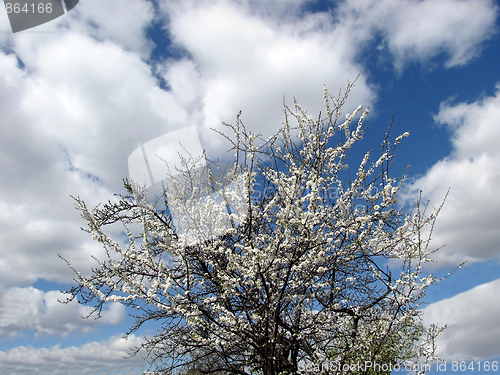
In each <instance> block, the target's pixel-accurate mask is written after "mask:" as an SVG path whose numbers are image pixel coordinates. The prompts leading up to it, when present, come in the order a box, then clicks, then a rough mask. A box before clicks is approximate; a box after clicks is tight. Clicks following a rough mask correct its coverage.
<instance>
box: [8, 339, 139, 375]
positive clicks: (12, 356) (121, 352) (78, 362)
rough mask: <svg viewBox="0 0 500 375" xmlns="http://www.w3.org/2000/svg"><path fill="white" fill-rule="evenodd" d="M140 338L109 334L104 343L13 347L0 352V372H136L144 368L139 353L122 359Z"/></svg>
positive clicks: (83, 374) (93, 374) (42, 374)
mask: <svg viewBox="0 0 500 375" xmlns="http://www.w3.org/2000/svg"><path fill="white" fill-rule="evenodd" d="M139 344H140V340H139V338H138V337H136V336H134V335H130V336H129V337H128V339H127V340H125V339H123V338H122V337H120V336H113V337H111V338H109V339H108V340H107V341H104V342H90V343H87V344H85V345H82V346H79V347H75V346H72V347H68V348H61V347H60V346H53V347H51V348H34V347H31V346H28V347H24V346H21V347H16V348H12V349H10V350H8V351H6V352H2V351H0V371H1V372H2V373H4V374H12V375H29V374H33V373H36V374H40V375H45V374H47V375H86V374H88V375H111V374H130V375H132V374H138V373H141V372H142V371H143V370H144V362H143V359H142V358H141V356H140V355H137V356H135V357H132V358H127V359H124V357H126V356H128V354H129V352H130V350H129V348H130V347H134V346H138V345H139Z"/></svg>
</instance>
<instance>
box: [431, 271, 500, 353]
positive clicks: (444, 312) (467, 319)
mask: <svg viewBox="0 0 500 375" xmlns="http://www.w3.org/2000/svg"><path fill="white" fill-rule="evenodd" d="M499 288H500V279H498V280H495V281H492V282H489V283H486V284H482V285H479V286H477V287H475V288H473V289H471V290H468V291H467V292H464V293H460V294H457V295H456V296H454V297H452V298H448V299H444V300H442V301H439V302H436V303H433V304H430V305H429V306H428V307H426V308H425V309H424V310H423V311H424V324H427V325H429V324H431V323H437V324H439V325H441V326H442V325H444V324H448V327H447V329H446V330H445V331H444V333H443V334H442V335H441V336H439V337H438V339H437V346H438V352H437V353H436V354H437V355H438V356H439V357H440V358H443V359H445V360H448V361H452V360H484V359H489V358H497V357H498V356H500V343H499V341H498V337H499V336H500V327H499V326H498V311H500V296H499V295H498V290H499Z"/></svg>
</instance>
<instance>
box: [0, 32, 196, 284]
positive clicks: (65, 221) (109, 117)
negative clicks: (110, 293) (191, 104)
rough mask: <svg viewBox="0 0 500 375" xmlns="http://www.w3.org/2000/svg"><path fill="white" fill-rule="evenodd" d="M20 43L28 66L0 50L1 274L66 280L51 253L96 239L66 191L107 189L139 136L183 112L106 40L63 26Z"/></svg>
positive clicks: (135, 61) (96, 196)
mask: <svg viewBox="0 0 500 375" xmlns="http://www.w3.org/2000/svg"><path fill="white" fill-rule="evenodd" d="M23 38H25V39H26V40H28V39H27V36H26V35H25V36H24V37H23ZM21 44H22V43H21ZM29 45H30V44H29V43H25V44H24V47H26V48H27V46H29ZM22 53H23V55H26V56H29V57H30V58H32V61H33V63H34V64H35V66H33V67H32V68H26V69H25V70H24V71H23V70H22V69H20V68H19V67H18V66H17V60H16V57H15V55H14V54H9V55H1V56H0V66H1V68H2V69H1V71H0V98H2V101H1V103H0V112H1V113H2V137H0V161H1V164H2V173H1V174H0V181H1V184H0V192H1V194H0V196H1V198H0V207H1V208H2V210H1V213H0V224H1V228H2V231H1V232H0V238H1V240H2V244H3V246H2V247H1V248H0V269H1V271H2V272H1V273H0V282H1V283H2V284H3V285H5V286H8V285H10V286H14V285H27V284H29V283H31V282H34V281H36V280H37V279H38V278H45V279H47V280H54V281H61V282H70V280H71V278H72V273H71V271H70V270H69V269H68V267H67V266H66V265H65V264H64V263H63V262H62V261H60V260H59V259H58V258H57V257H56V254H57V253H63V254H66V255H67V256H68V258H69V260H71V261H73V260H75V259H78V260H81V259H88V258H89V257H88V255H89V252H90V253H93V254H95V253H96V252H97V251H98V248H99V246H96V244H92V243H91V240H90V238H88V236H85V235H84V234H83V233H82V232H81V231H80V230H79V227H80V226H81V225H82V224H83V223H82V222H81V219H80V218H79V214H78V213H77V212H76V211H75V210H74V207H73V202H72V199H71V198H70V197H69V195H70V194H72V195H75V196H77V195H80V196H81V197H82V198H84V199H85V200H86V201H87V202H88V203H89V206H91V207H92V206H94V205H95V204H97V203H98V202H101V201H106V200H107V199H110V198H112V192H118V191H120V188H121V180H122V178H124V177H127V176H128V170H127V159H128V156H129V154H130V153H131V152H132V151H133V150H134V149H135V148H136V147H137V146H138V144H139V142H146V141H148V140H149V139H151V138H154V137H157V136H159V135H162V134H164V133H165V132H168V131H170V130H174V129H175V128H178V127H180V126H182V124H183V123H184V122H185V119H186V116H187V112H186V111H184V109H183V108H182V106H181V105H180V104H178V102H177V99H176V97H175V96H174V95H173V94H172V93H170V92H165V91H162V90H160V89H158V88H157V87H156V80H155V78H154V77H152V74H151V71H150V68H149V67H148V65H147V64H146V63H144V62H143V61H142V60H141V59H140V58H139V56H137V55H136V54H134V53H132V52H127V51H125V50H123V49H122V48H121V47H120V46H118V45H116V44H114V43H111V42H107V41H105V42H98V41H95V40H94V39H92V38H89V37H87V36H84V35H82V34H79V33H74V32H70V31H69V32H65V33H62V34H59V35H58V38H57V39H56V38H50V37H49V38H48V39H47V40H46V41H45V42H44V43H42V44H40V45H38V46H37V48H36V50H34V51H31V50H30V51H26V50H23V51H22ZM22 58H23V59H24V57H23V56H22ZM181 99H182V100H184V101H185V100H186V99H185V97H181ZM70 253H71V254H70ZM80 264H81V266H82V267H85V264H86V265H87V266H89V265H90V263H89V262H88V260H87V261H85V262H84V263H80ZM19 270H23V272H19Z"/></svg>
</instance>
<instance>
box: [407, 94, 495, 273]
mask: <svg viewBox="0 0 500 375" xmlns="http://www.w3.org/2000/svg"><path fill="white" fill-rule="evenodd" d="M435 120H436V122H438V123H439V124H442V125H444V126H447V127H448V128H449V130H450V131H451V134H452V136H451V142H452V146H453V152H452V153H451V155H449V156H448V157H446V158H444V159H443V160H440V161H439V162H438V163H436V164H435V165H434V166H432V168H430V169H429V170H428V172H427V173H426V174H425V175H424V176H421V177H419V178H417V179H416V180H415V181H413V183H412V184H411V185H410V188H409V191H408V192H407V193H408V194H409V195H411V194H412V193H413V194H415V192H418V191H419V190H423V192H424V194H425V197H426V198H428V199H430V200H431V202H432V203H433V204H434V205H435V206H437V205H439V203H440V202H441V201H442V199H443V198H444V196H445V194H446V191H447V189H448V188H450V193H449V195H448V198H447V201H446V203H445V205H444V208H443V211H442V212H441V214H440V216H439V218H438V221H437V224H436V230H435V232H434V235H433V244H434V245H435V246H441V245H446V247H445V248H443V249H442V250H441V251H440V252H439V253H437V255H436V259H437V260H438V261H440V262H450V263H452V264H458V263H459V262H462V261H464V260H471V261H481V260H486V259H490V258H493V257H498V254H499V253H500V247H499V244H500V233H499V231H498V223H499V222H500V212H499V210H498V207H500V198H499V196H498V188H499V187H500V173H499V171H500V151H499V149H498V142H497V140H498V139H500V84H497V86H496V93H495V95H494V96H487V97H483V98H481V99H478V100H477V101H476V102H473V103H458V104H453V102H452V101H450V100H448V101H445V102H443V103H441V105H440V108H439V113H438V114H437V115H436V116H435Z"/></svg>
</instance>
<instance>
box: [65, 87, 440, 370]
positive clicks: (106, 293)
mask: <svg viewBox="0 0 500 375" xmlns="http://www.w3.org/2000/svg"><path fill="white" fill-rule="evenodd" d="M351 88H352V85H351V84H350V85H349V86H348V87H347V90H346V91H345V93H344V94H342V95H340V96H339V97H333V96H331V95H330V94H329V93H328V91H327V89H326V87H325V89H324V102H325V107H326V111H325V113H324V114H323V115H322V114H320V115H319V116H318V117H317V118H316V119H315V118H313V117H312V116H311V115H308V114H307V112H306V111H305V110H304V109H302V108H301V106H300V105H299V104H298V103H297V102H295V103H294V107H293V108H289V107H286V106H285V121H284V123H283V127H282V128H281V129H279V131H278V132H277V133H276V134H274V135H273V136H272V137H270V138H268V139H265V140H263V139H261V137H260V136H259V135H255V134H252V133H251V132H249V131H247V129H246V128H245V126H244V124H243V123H242V121H241V118H240V116H239V115H238V118H237V120H236V123H235V124H233V125H229V124H225V125H226V126H227V127H228V128H229V129H230V130H231V131H232V133H233V134H232V135H231V136H229V135H226V134H223V133H221V134H222V135H223V136H224V137H226V139H227V140H228V141H229V142H230V144H231V146H232V147H231V150H233V151H234V152H235V162H234V164H231V165H230V167H229V168H226V169H225V170H224V172H222V171H223V169H222V168H221V167H220V165H219V164H217V163H211V162H210V163H208V164H207V166H206V167H202V168H200V167H196V166H199V163H198V161H199V160H195V158H192V157H186V158H183V159H182V160H183V168H182V170H178V171H177V172H179V173H177V175H175V176H174V175H170V176H169V177H170V178H169V184H168V186H167V187H166V188H165V191H164V194H163V195H162V196H161V197H156V199H154V200H153V199H151V198H148V195H147V191H146V189H144V188H141V187H140V186H139V185H137V184H136V183H134V182H133V181H125V188H126V189H127V192H128V193H127V194H126V195H123V196H120V199H119V201H118V202H114V203H112V202H108V203H106V204H104V205H102V206H98V207H96V208H94V209H92V210H90V209H88V208H87V206H86V205H85V202H84V201H83V200H81V199H80V198H75V201H76V205H77V208H78V209H79V210H80V211H81V213H82V216H83V218H84V219H85V220H86V222H87V225H88V229H87V231H88V232H89V233H91V234H92V236H93V238H94V239H95V240H97V241H99V242H100V243H102V245H103V249H104V252H105V257H104V258H101V260H98V259H97V258H96V261H97V262H98V265H97V267H96V268H94V269H93V270H92V271H91V274H90V276H83V275H82V274H81V273H80V272H79V271H77V270H76V269H75V268H74V266H72V265H71V264H70V263H69V262H68V264H70V266H71V267H72V268H73V269H74V270H75V272H76V277H75V281H76V283H77V286H75V287H73V288H71V291H70V293H71V297H70V299H73V298H77V299H78V301H79V302H81V303H90V304H93V305H94V310H93V313H95V314H96V315H97V316H100V313H101V311H102V308H103V306H104V304H105V303H107V302H119V303H122V304H124V305H127V306H132V307H134V308H136V309H137V313H136V315H135V324H134V325H133V326H132V327H131V329H130V332H129V333H132V332H135V331H137V330H138V329H139V328H140V327H142V326H143V325H144V324H145V323H147V322H150V321H154V322H159V323H161V328H159V330H158V332H157V334H156V335H151V336H148V337H145V338H144V341H143V343H142V346H141V347H140V348H135V352H133V353H137V352H138V351H139V350H140V349H145V350H146V352H147V355H148V359H149V361H150V362H151V364H152V365H154V366H152V367H151V368H152V369H153V370H152V373H176V372H185V373H227V374H229V373H232V374H242V375H243V374H245V375H246V374H263V375H275V374H296V373H299V372H301V371H307V369H311V370H317V371H318V372H319V371H324V372H325V371H326V372H328V371H330V373H332V371H333V373H390V371H389V370H387V369H388V368H389V366H392V368H393V367H394V366H396V365H398V364H403V363H415V362H416V361H420V360H429V359H430V360H432V359H434V358H435V357H434V346H433V340H434V338H435V337H436V335H437V334H438V333H439V331H440V330H439V329H436V327H431V328H430V329H428V330H427V331H425V330H424V327H423V326H422V323H421V312H420V311H419V310H418V308H419V305H420V303H421V301H422V297H423V296H424V293H425V290H426V288H427V287H428V286H430V285H431V284H433V283H435V282H437V281H438V279H437V278H436V277H434V276H433V275H432V274H424V271H423V266H424V265H425V264H426V263H428V262H431V261H432V260H431V254H432V252H433V251H434V250H432V249H430V248H429V240H430V235H431V233H432V227H433V225H434V222H435V220H436V217H437V214H438V212H439V209H440V208H438V209H436V210H435V211H434V212H433V213H432V214H430V215H429V214H427V213H426V208H427V206H425V205H422V204H421V203H420V199H419V200H417V202H416V206H415V207H414V209H413V210H412V211H411V212H410V213H407V211H406V210H405V209H403V208H400V209H397V194H398V192H399V191H400V189H401V187H402V184H403V182H404V176H403V177H402V178H399V179H395V178H392V177H390V176H389V166H390V165H391V162H392V158H393V156H394V148H395V146H396V144H398V143H399V142H400V141H401V139H403V138H404V137H407V136H408V133H404V134H403V135H400V136H398V137H397V138H395V140H394V141H393V142H390V131H389V132H388V135H387V137H386V138H385V140H384V142H383V144H382V146H383V147H382V152H381V155H380V156H378V157H377V158H376V160H373V161H370V156H371V152H367V153H366V154H365V155H364V157H363V158H362V160H361V162H360V164H359V166H358V167H357V170H356V173H355V176H353V178H352V179H348V178H347V175H348V172H349V165H348V163H347V154H348V150H349V149H350V148H351V146H352V145H353V144H354V143H355V142H357V141H359V140H361V139H362V137H363V134H364V131H365V130H364V126H363V121H364V119H365V117H366V116H367V115H368V109H366V110H364V111H363V109H362V107H361V106H360V107H358V108H357V109H356V110H355V111H354V112H353V113H352V114H349V113H348V114H346V115H345V116H342V113H341V108H342V107H343V106H344V104H345V101H346V99H347V96H348V94H349V91H350V89H351ZM358 116H359V118H358ZM355 119H357V124H355V122H354V121H355ZM292 123H293V124H292ZM207 160H208V159H207ZM216 172H217V173H216ZM213 192H218V196H219V197H220V198H221V199H212V198H211V197H212V196H213V194H212V196H211V195H210V194H211V193H213ZM167 200H168V201H167ZM174 216H175V217H176V221H175V222H176V223H183V224H182V226H181V225H177V228H176V227H175V226H174V225H173V222H174V220H173V217H174ZM117 222H121V223H123V225H124V227H125V230H126V233H127V236H128V241H127V242H126V243H125V244H120V243H119V242H118V241H115V240H113V239H112V238H111V237H110V236H109V235H107V234H106V233H105V231H104V228H105V227H106V226H107V225H109V224H113V223H117ZM133 223H139V224H140V228H141V230H139V232H140V233H133V230H132V229H131V228H132V226H133V225H132V224H133ZM221 228H224V230H220V229H221ZM103 259H104V260H103ZM408 361H410V362H408ZM411 361H413V362H411ZM355 363H362V364H365V363H378V364H379V365H385V367H382V370H381V369H380V368H379V369H378V370H375V368H373V367H372V368H368V367H363V366H361V367H359V365H358V367H357V368H355V369H353V368H352V367H350V366H351V365H353V364H355ZM325 364H327V365H326V366H325ZM311 366H312V367H311ZM328 366H329V367H328ZM328 368H329V370H328ZM189 369H190V370H189Z"/></svg>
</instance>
